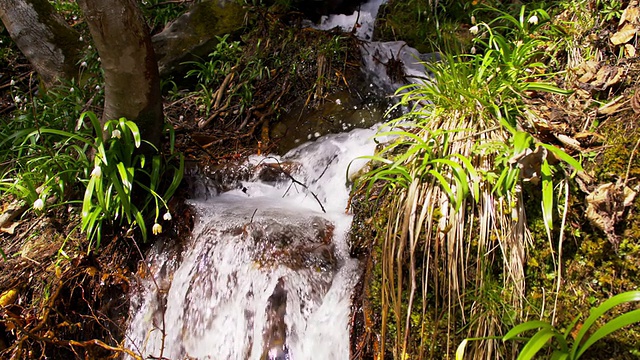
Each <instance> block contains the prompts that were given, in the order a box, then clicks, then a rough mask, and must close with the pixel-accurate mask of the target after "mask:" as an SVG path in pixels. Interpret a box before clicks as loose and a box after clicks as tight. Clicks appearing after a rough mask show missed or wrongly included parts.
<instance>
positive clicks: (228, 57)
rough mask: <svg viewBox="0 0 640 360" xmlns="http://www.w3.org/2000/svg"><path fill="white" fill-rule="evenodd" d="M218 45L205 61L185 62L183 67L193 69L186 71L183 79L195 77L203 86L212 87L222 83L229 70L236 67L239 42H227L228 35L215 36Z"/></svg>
mask: <svg viewBox="0 0 640 360" xmlns="http://www.w3.org/2000/svg"><path fill="white" fill-rule="evenodd" d="M216 39H217V40H218V44H217V45H216V49H215V50H214V51H213V52H212V53H210V54H209V60H206V61H187V62H185V63H184V64H185V65H192V66H193V67H194V68H193V69H191V70H189V71H187V74H186V75H185V77H195V78H196V79H197V80H198V83H199V84H201V85H203V86H207V87H209V86H212V85H216V84H219V83H221V82H222V80H223V79H224V78H225V77H226V76H227V74H228V73H229V72H231V69H232V68H233V67H234V66H236V65H237V64H238V63H239V61H240V57H241V55H242V48H241V47H240V42H239V41H231V42H228V39H229V34H226V35H224V36H216Z"/></svg>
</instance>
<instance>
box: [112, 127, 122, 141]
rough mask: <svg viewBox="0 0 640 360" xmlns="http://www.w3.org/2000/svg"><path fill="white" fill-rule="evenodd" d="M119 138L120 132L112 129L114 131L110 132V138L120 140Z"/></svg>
mask: <svg viewBox="0 0 640 360" xmlns="http://www.w3.org/2000/svg"><path fill="white" fill-rule="evenodd" d="M121 137H122V133H121V132H120V130H118V129H114V130H113V131H112V132H111V138H112V139H120V138H121Z"/></svg>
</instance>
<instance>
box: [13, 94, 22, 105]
mask: <svg viewBox="0 0 640 360" xmlns="http://www.w3.org/2000/svg"><path fill="white" fill-rule="evenodd" d="M13 101H14V102H15V103H16V104H20V102H21V101H22V99H20V96H16V97H14V98H13Z"/></svg>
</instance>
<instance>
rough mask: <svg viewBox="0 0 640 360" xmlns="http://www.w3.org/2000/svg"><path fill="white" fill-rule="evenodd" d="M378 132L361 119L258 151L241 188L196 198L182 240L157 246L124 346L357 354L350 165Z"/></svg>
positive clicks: (224, 355) (179, 351)
mask: <svg viewBox="0 0 640 360" xmlns="http://www.w3.org/2000/svg"><path fill="white" fill-rule="evenodd" d="M374 135H375V129H356V130H353V131H351V132H349V133H342V134H337V135H327V136H324V137H321V138H319V139H318V140H317V141H315V142H310V143H306V144H304V145H302V146H300V147H298V148H296V149H294V150H292V151H290V152H289V153H287V154H286V155H284V156H282V157H281V158H278V157H257V156H256V157H254V158H252V159H250V161H249V162H248V163H247V164H245V165H244V166H245V167H246V169H248V170H249V171H250V172H252V175H251V177H250V179H248V180H246V181H241V182H240V183H239V186H238V189H235V190H231V191H227V192H224V193H221V194H217V195H214V196H212V197H209V198H207V197H205V196H203V197H201V198H199V199H197V200H193V201H192V205H193V207H194V208H195V209H196V213H197V221H196V226H195V229H194V231H193V236H192V237H191V239H190V240H189V241H188V242H187V244H185V245H184V249H185V250H184V251H183V252H181V251H180V250H177V249H174V250H170V249H166V248H165V247H164V246H163V245H162V244H156V247H155V248H154V249H152V251H151V253H150V254H149V258H148V262H149V268H150V269H151V274H147V276H146V277H145V279H143V280H141V284H140V291H138V292H135V293H134V296H133V297H132V310H131V312H132V320H131V325H130V329H129V332H128V335H129V340H128V341H129V343H128V344H127V346H128V347H130V348H131V349H134V350H135V351H137V352H138V351H139V352H140V353H141V354H143V356H145V357H148V356H152V357H155V358H159V357H161V356H163V357H166V358H170V359H185V358H196V359H295V360H300V359H348V358H349V313H350V298H351V293H352V289H353V287H354V285H355V283H356V282H357V281H358V275H359V270H358V267H359V265H358V262H357V261H356V260H355V259H351V258H350V257H349V253H348V248H347V244H346V239H345V238H346V234H347V232H348V230H349V226H350V224H351V216H350V215H347V214H345V207H346V205H347V200H348V196H349V189H348V177H349V176H350V175H353V174H354V173H355V172H356V171H358V170H359V169H360V168H361V167H362V166H363V165H364V164H365V161H364V160H355V161H354V159H356V158H357V157H359V156H363V155H369V154H372V153H373V151H374V147H375V143H374V142H373V136H374ZM325 211H326V212H325ZM151 276H153V277H154V278H155V279H157V287H156V283H154V281H152V280H151ZM158 290H160V291H158ZM163 310H164V311H163ZM163 328H164V330H163Z"/></svg>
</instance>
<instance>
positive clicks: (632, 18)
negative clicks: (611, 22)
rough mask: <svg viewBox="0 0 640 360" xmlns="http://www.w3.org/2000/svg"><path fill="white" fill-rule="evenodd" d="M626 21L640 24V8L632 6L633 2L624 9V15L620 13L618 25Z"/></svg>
mask: <svg viewBox="0 0 640 360" xmlns="http://www.w3.org/2000/svg"><path fill="white" fill-rule="evenodd" d="M624 23H630V24H632V25H639V24H640V8H638V7H635V6H631V4H629V6H628V7H627V8H626V9H624V11H623V12H622V15H620V22H619V23H618V25H619V26H622V24H624Z"/></svg>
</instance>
